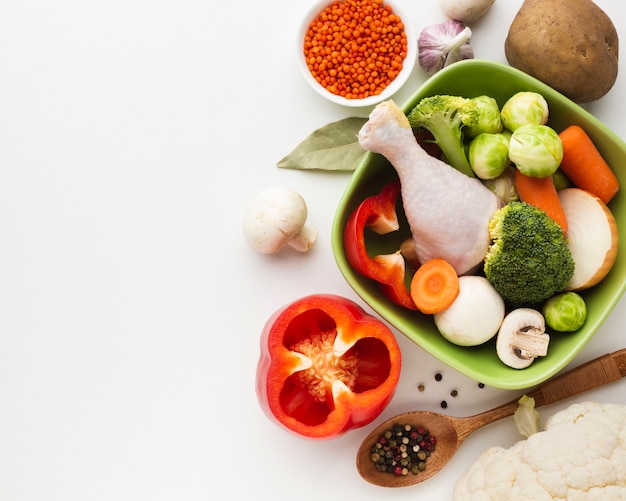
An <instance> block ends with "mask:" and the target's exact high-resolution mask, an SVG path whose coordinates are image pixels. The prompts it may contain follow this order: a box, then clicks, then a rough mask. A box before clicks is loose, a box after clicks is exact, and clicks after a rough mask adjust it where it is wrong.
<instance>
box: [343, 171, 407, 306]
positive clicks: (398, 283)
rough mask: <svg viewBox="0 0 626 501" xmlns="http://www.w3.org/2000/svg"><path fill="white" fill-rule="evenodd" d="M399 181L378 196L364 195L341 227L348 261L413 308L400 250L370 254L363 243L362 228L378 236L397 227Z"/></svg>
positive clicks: (393, 298) (390, 295)
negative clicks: (368, 229) (373, 255)
mask: <svg viewBox="0 0 626 501" xmlns="http://www.w3.org/2000/svg"><path fill="white" fill-rule="evenodd" d="M399 194H400V182H399V181H394V182H391V183H389V184H387V185H386V186H384V187H383V188H382V190H381V191H380V192H379V193H378V194H377V195H372V196H370V197H368V198H366V199H365V200H364V201H363V202H361V204H360V205H359V206H358V207H357V208H356V209H355V210H354V211H353V212H352V214H351V215H350V217H349V218H348V221H347V222H346V227H345V229H344V234H343V239H344V248H345V251H346V258H347V259H348V263H350V266H352V267H353V268H354V269H355V270H356V271H357V272H358V273H360V274H361V275H363V276H366V277H368V278H371V279H372V280H375V281H376V282H379V284H380V288H381V291H382V293H383V294H384V295H385V296H386V297H387V298H388V299H389V300H391V301H393V302H394V303H395V304H398V305H400V306H403V307H405V308H409V309H411V310H416V309H417V307H416V306H415V303H414V302H413V299H412V298H411V294H410V293H409V290H408V288H407V286H406V283H405V270H406V263H405V261H404V258H403V256H402V254H401V253H400V251H398V252H395V253H393V254H386V255H379V256H375V257H373V258H372V257H370V255H369V254H368V252H367V247H366V245H365V228H366V227H369V228H371V229H372V230H373V231H375V232H376V233H378V234H379V235H384V234H386V233H391V232H392V231H396V230H398V228H399V227H400V226H399V223H398V214H397V212H396V200H397V198H398V195H399Z"/></svg>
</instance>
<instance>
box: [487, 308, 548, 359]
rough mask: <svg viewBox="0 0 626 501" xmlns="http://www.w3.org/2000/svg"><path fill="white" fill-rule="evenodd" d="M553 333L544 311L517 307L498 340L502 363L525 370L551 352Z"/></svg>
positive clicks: (503, 327)
mask: <svg viewBox="0 0 626 501" xmlns="http://www.w3.org/2000/svg"><path fill="white" fill-rule="evenodd" d="M549 343H550V335H549V334H546V322H545V319H544V317H543V315H542V314H541V312H539V311H537V310H534V309H532V308H517V309H516V310H513V311H511V312H510V313H508V314H507V315H506V316H505V317H504V320H503V321H502V325H501V326H500V330H499V331H498V337H497V339H496V351H497V353H498V357H499V358H500V360H502V362H503V363H504V364H506V365H508V366H509V367H512V368H513V369H525V368H526V367H528V366H529V365H530V364H532V363H533V362H534V360H535V358H537V357H545V356H546V355H547V354H548V344H549Z"/></svg>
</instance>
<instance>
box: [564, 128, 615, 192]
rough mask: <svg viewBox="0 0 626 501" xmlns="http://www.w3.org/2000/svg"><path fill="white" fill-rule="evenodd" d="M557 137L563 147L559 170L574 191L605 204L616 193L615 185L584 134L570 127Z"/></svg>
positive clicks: (579, 129)
mask: <svg viewBox="0 0 626 501" xmlns="http://www.w3.org/2000/svg"><path fill="white" fill-rule="evenodd" d="M559 137H560V138H561V142H562V143H563V160H562V161H561V170H563V172H564V173H565V174H566V175H567V177H569V178H570V180H571V181H572V183H574V184H575V185H576V187H578V188H581V189H583V190H586V191H588V192H589V193H592V194H594V195H595V196H597V197H598V198H599V199H600V200H602V201H603V202H604V203H605V204H608V203H609V201H610V200H611V199H612V198H613V196H614V195H615V194H616V193H617V192H618V191H619V181H618V179H617V177H616V176H615V174H614V173H613V171H612V170H611V168H610V167H609V165H608V164H607V163H606V161H605V160H604V158H603V157H602V155H601V154H600V152H599V151H598V149H597V148H596V146H595V144H594V143H593V141H592V140H591V138H590V137H589V136H588V135H587V133H586V132H585V131H584V130H583V129H582V127H580V126H578V125H570V126H569V127H568V128H566V129H565V130H563V131H562V132H561V133H560V134H559Z"/></svg>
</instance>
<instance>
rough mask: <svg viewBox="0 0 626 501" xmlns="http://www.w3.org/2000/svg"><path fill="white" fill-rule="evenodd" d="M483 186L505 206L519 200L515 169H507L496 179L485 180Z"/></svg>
mask: <svg viewBox="0 0 626 501" xmlns="http://www.w3.org/2000/svg"><path fill="white" fill-rule="evenodd" d="M483 184H484V185H485V186H486V187H487V188H489V189H490V190H491V191H493V192H494V193H495V194H496V195H497V196H499V197H500V198H501V199H502V201H503V202H504V203H505V204H508V203H509V202H515V201H517V200H519V193H517V188H516V187H515V167H511V166H509V167H507V168H506V169H504V172H503V173H502V174H500V175H499V176H498V177H496V178H494V179H485V180H484V181H483Z"/></svg>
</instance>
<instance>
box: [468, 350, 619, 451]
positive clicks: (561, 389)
mask: <svg viewBox="0 0 626 501" xmlns="http://www.w3.org/2000/svg"><path fill="white" fill-rule="evenodd" d="M624 376H626V348H624V349H621V350H618V351H615V352H613V353H607V354H606V355H602V356H600V357H598V358H595V359H593V360H590V361H589V362H586V363H584V364H583V365H580V366H578V367H575V368H574V369H570V370H569V371H567V372H564V373H563V374H561V375H558V376H555V377H553V378H551V379H549V380H548V381H546V382H544V383H542V384H541V385H539V386H537V387H536V388H535V389H534V390H532V391H530V392H527V393H526V395H528V396H529V397H532V398H534V399H535V407H540V406H542V405H547V404H551V403H553V402H557V401H559V400H563V399H565V398H568V397H572V396H574V395H578V394H579V393H583V392H585V391H588V390H592V389H593V388H598V387H599V386H603V385H605V384H608V383H612V382H614V381H618V380H620V379H621V378H622V377H624ZM518 401H519V398H516V399H515V400H511V401H510V402H506V403H505V404H502V405H500V406H499V407H495V408H494V409H490V410H488V411H485V412H482V413H480V414H476V415H474V416H471V417H467V418H458V421H459V423H458V424H459V430H458V434H459V439H460V440H461V441H462V440H464V439H465V438H467V436H468V435H469V434H470V433H472V432H473V431H474V430H476V429H478V428H481V427H482V426H484V425H487V424H489V423H492V422H494V421H497V420H499V419H502V418H505V417H508V416H512V415H513V414H514V413H515V410H516V409H517V406H518Z"/></svg>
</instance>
